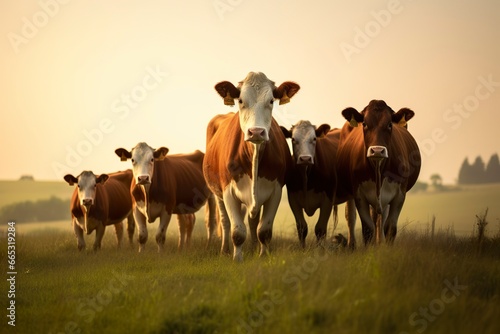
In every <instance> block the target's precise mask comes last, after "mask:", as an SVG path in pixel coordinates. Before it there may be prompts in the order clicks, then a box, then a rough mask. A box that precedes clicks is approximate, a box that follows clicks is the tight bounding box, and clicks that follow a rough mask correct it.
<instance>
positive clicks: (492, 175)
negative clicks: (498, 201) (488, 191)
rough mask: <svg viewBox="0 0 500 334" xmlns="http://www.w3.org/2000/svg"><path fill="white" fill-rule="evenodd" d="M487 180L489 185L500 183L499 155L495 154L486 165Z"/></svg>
mask: <svg viewBox="0 0 500 334" xmlns="http://www.w3.org/2000/svg"><path fill="white" fill-rule="evenodd" d="M485 174H486V175H485V179H486V181H487V182H488V183H496V182H500V159H499V158H498V154H496V153H495V154H493V155H492V156H491V158H490V161H488V164H487V165H486V173H485Z"/></svg>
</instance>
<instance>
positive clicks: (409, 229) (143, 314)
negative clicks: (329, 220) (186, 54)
mask: <svg viewBox="0 0 500 334" xmlns="http://www.w3.org/2000/svg"><path fill="white" fill-rule="evenodd" d="M0 187H1V183H0ZM67 189H68V190H69V192H68V193H69V194H70V193H71V188H70V187H68V188H67ZM499 190H500V186H499V185H496V186H476V187H470V188H467V189H465V188H464V189H462V190H461V191H456V192H448V193H416V194H411V195H409V196H408V198H407V204H406V207H405V209H404V211H403V213H402V215H401V218H400V224H399V226H400V233H399V235H398V237H397V239H396V242H395V244H394V245H392V246H388V245H381V246H377V247H375V246H369V247H365V246H362V243H361V236H360V233H359V229H358V241H359V246H358V249H357V250H355V251H354V252H350V251H347V250H345V249H342V248H340V247H338V245H336V244H334V243H333V242H331V241H329V242H327V243H326V246H325V247H324V248H318V247H315V245H314V239H313V237H312V236H311V235H310V236H309V237H308V240H307V244H308V247H307V249H305V250H302V249H300V248H299V247H298V241H297V240H296V237H295V231H294V223H293V218H292V215H291V213H290V210H289V208H288V206H287V203H283V204H282V205H281V207H280V211H279V214H278V216H277V218H276V222H275V233H274V237H273V241H272V247H271V253H270V254H269V255H268V256H267V257H265V258H258V257H257V254H256V253H254V252H253V251H252V250H251V247H250V242H248V241H247V242H246V244H245V260H244V262H243V263H239V264H238V263H233V261H232V260H231V258H230V257H226V256H220V255H219V247H220V243H219V242H217V241H216V242H215V243H214V244H213V245H211V246H210V247H209V248H208V249H207V248H206V247H205V242H206V237H205V231H204V227H203V221H202V213H200V214H198V217H197V222H196V229H195V232H194V236H193V244H192V245H191V248H190V249H188V250H184V251H182V252H179V251H177V249H176V244H177V240H176V239H177V236H178V231H177V226H176V223H175V221H174V220H173V221H172V222H171V224H170V226H169V229H168V233H167V245H166V249H165V252H163V253H161V254H158V253H157V252H156V245H155V243H154V229H155V228H156V224H151V225H150V239H149V241H148V243H147V248H146V251H145V252H144V253H141V254H139V253H137V242H136V241H134V245H133V247H130V246H129V245H127V243H124V245H123V246H122V248H121V249H117V248H116V241H115V239H114V235H113V233H112V232H113V229H107V231H106V235H105V239H104V241H103V249H102V250H101V251H99V252H93V251H91V250H89V249H88V250H86V251H83V252H78V251H77V249H76V240H75V238H74V236H73V233H72V230H71V227H70V222H69V221H63V222H51V223H47V224H45V223H44V224H41V223H26V224H16V244H15V245H16V268H15V269H16V272H17V275H16V293H15V302H16V304H15V305H16V327H15V328H13V327H11V326H8V325H7V321H8V320H9V319H8V318H6V317H5V315H4V316H3V317H2V318H3V319H4V320H3V321H2V323H1V325H0V326H1V327H2V328H3V329H2V333H3V332H16V333H32V332H36V333H54V334H55V333H280V332H281V333H331V332H339V333H450V332H454V333H471V332H478V333H498V332H499V331H500V318H499V315H500V300H499V299H500V284H499V283H500V229H499V226H500V223H499V222H498V217H499V216H500V213H499V212H498V211H497V210H498V207H495V205H494V204H495V203H498V199H499V193H500V192H499ZM11 191H14V190H11ZM28 199H29V198H28ZM489 201H491V203H490V202H489ZM486 207H489V212H488V218H487V220H488V221H489V224H488V226H487V233H486V239H484V240H483V242H482V243H481V244H479V242H478V240H477V236H476V235H475V234H474V233H473V226H474V223H475V215H476V214H480V213H481V212H483V211H484V209H485V208H486ZM342 210H343V209H342V208H340V210H339V211H340V212H341V217H340V222H339V224H338V226H337V230H336V231H335V233H337V232H341V233H345V231H346V230H347V228H346V227H345V220H344V218H343V217H342V216H343V214H342ZM454 214H455V215H454ZM432 215H436V225H437V227H436V231H435V233H434V235H433V234H432V233H431V232H430V224H429V222H430V218H429V217H432ZM313 220H314V217H313V218H311V219H310V221H311V224H312V221H313ZM358 221H359V220H358ZM311 224H310V228H311V229H312V225H311ZM358 225H359V222H358ZM358 227H359V226H358ZM5 230H6V226H5V225H4V224H3V223H2V225H1V231H5ZM332 230H333V227H331V228H330V229H329V236H331V235H332V233H333V231H332ZM462 230H463V231H462ZM94 237H95V236H94V235H90V236H86V239H87V244H88V245H89V244H91V243H92V242H93V240H94ZM0 241H1V243H0V245H1V246H0V258H1V259H2V263H1V265H0V268H2V271H3V272H7V271H8V270H7V263H6V259H7V246H6V236H5V233H0ZM8 289H9V286H8V282H7V281H6V280H3V281H2V283H1V284H0V290H1V291H2V295H3V296H5V297H2V298H0V300H1V308H2V309H3V310H4V312H5V313H6V314H7V310H6V308H7V307H8V304H7V303H8V299H7V298H6V295H7V291H8ZM4 329H7V330H6V331H4Z"/></svg>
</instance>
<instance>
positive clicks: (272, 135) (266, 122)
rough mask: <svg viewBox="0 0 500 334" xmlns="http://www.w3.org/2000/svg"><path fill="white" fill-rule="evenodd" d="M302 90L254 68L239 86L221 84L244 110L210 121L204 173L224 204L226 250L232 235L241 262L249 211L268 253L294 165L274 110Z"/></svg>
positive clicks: (226, 100) (252, 230)
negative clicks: (275, 222)
mask: <svg viewBox="0 0 500 334" xmlns="http://www.w3.org/2000/svg"><path fill="white" fill-rule="evenodd" d="M299 89H300V87H299V85H298V84H296V83H294V82H290V81H286V82H284V83H282V84H281V85H280V86H279V87H276V86H275V84H274V82H273V81H271V80H269V79H268V78H267V77H266V75H265V74H263V73H260V72H250V73H249V74H248V75H247V76H246V78H245V79H244V80H243V81H241V82H240V83H239V85H238V86H237V87H235V86H234V85H233V84H232V83H231V82H228V81H222V82H219V83H218V84H216V85H215V90H216V91H217V93H218V94H219V95H220V96H221V97H222V98H223V99H224V104H226V105H230V106H234V104H235V100H236V101H237V102H238V107H239V110H238V112H236V113H228V114H225V115H217V116H215V117H214V118H213V119H212V120H211V121H210V122H209V124H208V126H207V149H206V156H205V160H204V162H203V174H204V175H205V179H206V181H207V184H208V186H209V187H210V189H211V190H212V192H213V193H214V195H215V196H216V200H217V205H218V208H219V214H220V219H221V225H222V247H221V253H223V254H224V253H229V236H230V235H231V238H232V242H233V246H234V247H233V259H234V260H235V261H242V260H243V253H242V245H243V243H244V242H245V239H246V235H247V230H246V226H245V223H244V217H245V212H247V214H248V222H249V226H250V233H251V237H252V241H253V244H256V243H257V240H258V241H259V242H260V256H263V255H265V254H267V252H268V247H269V243H270V241H271V238H272V227H273V222H274V217H275V215H276V211H277V209H278V206H279V204H280V200H281V193H282V187H283V186H284V184H285V181H286V178H287V173H288V171H289V167H290V166H291V165H292V163H293V161H292V157H291V154H290V150H289V148H288V145H287V143H286V139H285V137H284V136H283V133H282V132H281V129H280V127H279V126H278V123H277V122H276V121H275V120H274V118H273V117H272V110H273V106H274V102H275V100H276V99H279V101H280V104H284V103H288V102H289V101H290V98H292V97H293V96H294V95H295V94H296V93H297V92H298V91H299ZM242 205H243V206H244V207H246V209H247V210H246V211H245V210H242ZM261 209H262V217H261Z"/></svg>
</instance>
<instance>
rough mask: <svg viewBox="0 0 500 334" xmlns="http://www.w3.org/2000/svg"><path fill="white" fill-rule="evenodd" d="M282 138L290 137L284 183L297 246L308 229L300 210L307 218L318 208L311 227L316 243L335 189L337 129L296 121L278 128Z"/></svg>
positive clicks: (322, 233) (322, 236) (323, 231)
mask: <svg viewBox="0 0 500 334" xmlns="http://www.w3.org/2000/svg"><path fill="white" fill-rule="evenodd" d="M281 130H282V131H283V134H284V135H285V138H291V140H292V151H293V159H294V165H293V166H292V175H291V177H290V178H289V182H288V183H287V184H286V188H287V193H288V203H289V205H290V208H291V209H292V213H293V215H294V217H295V222H296V225H297V233H298V236H299V241H300V245H301V246H302V247H303V248H304V247H305V240H306V236H307V232H308V227H307V222H306V220H305V219H304V212H305V213H306V214H307V215H308V216H309V217H311V216H312V215H314V213H315V212H316V210H318V209H319V210H320V214H319V217H318V221H317V223H316V227H315V234H316V239H317V241H318V243H320V242H321V241H323V240H324V239H325V237H326V231H327V226H328V220H329V218H330V215H331V213H332V208H333V204H334V199H335V190H336V188H337V172H336V162H335V160H336V155H337V149H338V145H339V139H340V130H339V129H333V130H330V125H328V124H322V125H320V126H319V127H316V126H314V125H312V124H311V122H309V121H303V120H302V121H299V122H298V123H297V124H295V125H294V126H292V128H291V129H290V130H288V129H286V128H284V127H281Z"/></svg>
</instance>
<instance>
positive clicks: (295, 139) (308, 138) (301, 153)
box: [281, 121, 330, 165]
mask: <svg viewBox="0 0 500 334" xmlns="http://www.w3.org/2000/svg"><path fill="white" fill-rule="evenodd" d="M281 131H283V134H284V135H285V138H291V139H292V149H293V157H294V158H295V163H296V164H297V165H313V164H314V162H315V161H314V159H315V158H316V139H317V138H321V137H323V136H324V135H326V134H327V133H328V131H330V125H328V124H322V125H320V126H319V128H317V129H316V127H315V126H314V125H312V124H311V122H309V121H299V122H298V123H297V124H295V125H294V126H292V128H291V129H290V130H287V129H285V128H284V127H281Z"/></svg>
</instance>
